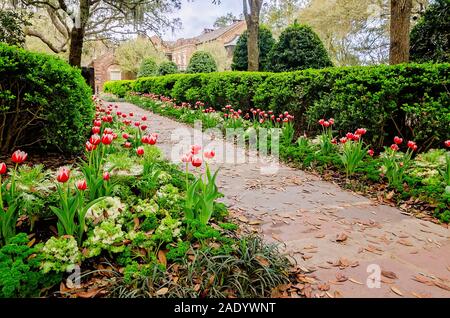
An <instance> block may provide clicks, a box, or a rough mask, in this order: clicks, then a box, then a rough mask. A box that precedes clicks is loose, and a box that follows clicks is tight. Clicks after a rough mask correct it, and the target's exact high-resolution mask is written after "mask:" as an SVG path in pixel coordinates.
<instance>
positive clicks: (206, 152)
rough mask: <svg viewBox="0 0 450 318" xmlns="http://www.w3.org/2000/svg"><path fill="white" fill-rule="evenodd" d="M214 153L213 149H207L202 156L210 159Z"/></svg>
mask: <svg viewBox="0 0 450 318" xmlns="http://www.w3.org/2000/svg"><path fill="white" fill-rule="evenodd" d="M215 155H216V152H215V151H214V150H209V151H205V152H204V156H205V158H207V159H212V158H214V156H215Z"/></svg>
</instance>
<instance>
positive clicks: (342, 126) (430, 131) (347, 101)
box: [105, 64, 450, 149]
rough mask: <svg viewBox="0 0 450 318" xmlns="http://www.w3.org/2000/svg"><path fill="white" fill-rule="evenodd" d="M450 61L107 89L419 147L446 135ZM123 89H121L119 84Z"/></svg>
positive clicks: (215, 76)
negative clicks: (288, 116)
mask: <svg viewBox="0 0 450 318" xmlns="http://www.w3.org/2000/svg"><path fill="white" fill-rule="evenodd" d="M449 70H450V64H404V65H396V66H386V65H382V66H372V67H343V68H328V69H322V70H305V71H297V72H286V73H251V72H222V73H210V74H176V75H168V76H164V77H150V78H141V79H139V80H137V81H134V82H126V83H123V84H122V85H121V84H119V83H111V82H110V83H108V84H107V85H106V86H105V90H106V91H107V92H110V93H113V94H117V95H119V96H124V95H125V92H129V91H130V92H131V91H134V92H140V93H155V94H160V95H164V96H170V97H172V98H175V99H176V100H177V101H178V102H190V103H195V102H196V101H197V100H201V101H203V102H205V103H206V104H207V106H212V107H214V108H216V109H221V108H222V107H223V106H225V105H227V104H231V105H233V106H234V107H237V108H241V109H242V110H243V111H248V110H249V109H250V108H251V107H254V108H261V109H264V110H269V109H271V110H273V111H275V112H283V111H286V110H287V111H289V112H291V113H293V114H294V115H295V116H296V126H297V132H298V133H303V132H306V133H315V132H317V129H318V127H317V126H318V125H317V120H318V119H320V118H329V117H333V118H335V120H336V126H335V127H336V129H337V130H339V131H340V132H341V133H345V132H347V131H353V130H354V129H355V128H357V127H365V128H367V129H368V130H369V134H368V135H367V138H369V139H370V141H371V142H372V144H373V145H374V146H375V147H381V146H382V145H383V144H388V143H390V142H391V138H392V137H393V136H394V135H399V136H402V137H404V138H405V139H411V140H416V141H417V142H418V143H419V144H420V145H421V147H422V149H426V148H429V147H431V146H436V145H438V144H439V143H441V142H442V141H443V140H445V139H448V137H449V135H450V129H449V127H450V93H449V91H450V87H449ZM125 86H126V88H125Z"/></svg>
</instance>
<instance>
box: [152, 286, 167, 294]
mask: <svg viewBox="0 0 450 318" xmlns="http://www.w3.org/2000/svg"><path fill="white" fill-rule="evenodd" d="M168 291H169V288H167V287H163V288H161V289H160V290H158V291H157V292H156V293H155V294H156V295H157V296H164V295H165V294H167V292H168Z"/></svg>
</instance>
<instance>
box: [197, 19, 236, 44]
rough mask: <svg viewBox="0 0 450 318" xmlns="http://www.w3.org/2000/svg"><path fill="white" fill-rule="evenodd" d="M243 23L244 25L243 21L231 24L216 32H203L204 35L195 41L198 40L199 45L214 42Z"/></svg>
mask: <svg viewBox="0 0 450 318" xmlns="http://www.w3.org/2000/svg"><path fill="white" fill-rule="evenodd" d="M242 23H244V21H242V20H240V21H236V22H234V23H233V24H230V25H228V26H225V27H222V28H219V29H216V30H212V31H209V32H203V33H202V34H200V35H199V36H197V37H195V38H194V39H196V40H197V43H204V42H209V41H213V40H215V39H217V38H218V37H220V36H221V35H223V34H225V33H227V32H228V31H230V30H233V29H234V28H235V27H236V26H238V25H240V24H242Z"/></svg>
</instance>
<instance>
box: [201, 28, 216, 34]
mask: <svg viewBox="0 0 450 318" xmlns="http://www.w3.org/2000/svg"><path fill="white" fill-rule="evenodd" d="M212 31H214V29H208V28H205V29H204V30H203V33H209V32H212Z"/></svg>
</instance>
